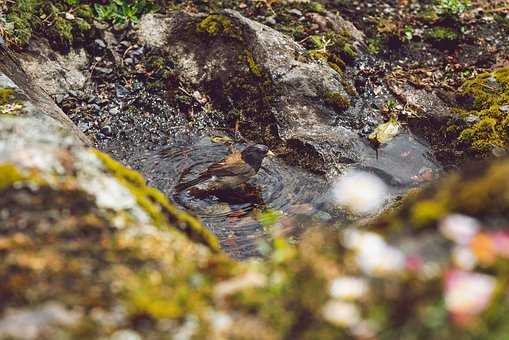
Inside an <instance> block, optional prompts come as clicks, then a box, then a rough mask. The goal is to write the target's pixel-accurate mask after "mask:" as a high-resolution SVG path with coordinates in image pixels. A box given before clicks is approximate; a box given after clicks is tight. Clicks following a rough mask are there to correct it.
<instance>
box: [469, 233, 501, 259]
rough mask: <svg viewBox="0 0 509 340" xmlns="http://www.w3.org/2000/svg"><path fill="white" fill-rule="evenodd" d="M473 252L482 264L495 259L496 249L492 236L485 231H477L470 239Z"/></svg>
mask: <svg viewBox="0 0 509 340" xmlns="http://www.w3.org/2000/svg"><path fill="white" fill-rule="evenodd" d="M470 249H472V252H473V254H474V255H475V257H476V258H477V259H478V260H479V262H482V263H484V264H492V263H493V262H495V260H496V259H497V249H496V248H495V244H494V242H493V239H492V237H491V236H490V235H489V234H487V233H479V234H477V235H475V237H473V238H472V240H471V241H470Z"/></svg>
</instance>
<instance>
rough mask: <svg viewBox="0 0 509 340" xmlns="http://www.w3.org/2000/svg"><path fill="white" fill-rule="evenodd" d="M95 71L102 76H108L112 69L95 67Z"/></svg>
mask: <svg viewBox="0 0 509 340" xmlns="http://www.w3.org/2000/svg"><path fill="white" fill-rule="evenodd" d="M95 70H96V71H97V72H99V73H103V74H110V73H111V72H113V69H111V68H109V67H96V68H95Z"/></svg>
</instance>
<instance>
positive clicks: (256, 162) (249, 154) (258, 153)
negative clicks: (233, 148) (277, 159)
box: [241, 144, 274, 171]
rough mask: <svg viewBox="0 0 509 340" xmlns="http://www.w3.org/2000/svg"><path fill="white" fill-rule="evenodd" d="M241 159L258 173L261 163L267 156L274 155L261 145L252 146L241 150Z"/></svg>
mask: <svg viewBox="0 0 509 340" xmlns="http://www.w3.org/2000/svg"><path fill="white" fill-rule="evenodd" d="M241 155H242V159H243V160H244V161H245V162H246V163H248V164H249V165H251V166H252V167H253V168H255V169H256V171H258V169H260V167H261V165H262V161H263V159H264V158H265V156H267V155H271V156H273V155H274V154H273V153H272V151H270V150H269V148H268V147H267V146H265V145H262V144H254V145H250V146H248V147H246V148H245V149H244V150H242V153H241Z"/></svg>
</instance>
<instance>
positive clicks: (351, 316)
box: [322, 300, 361, 327]
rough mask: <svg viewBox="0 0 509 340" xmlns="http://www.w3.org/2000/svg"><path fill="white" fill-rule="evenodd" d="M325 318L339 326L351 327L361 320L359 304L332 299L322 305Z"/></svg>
mask: <svg viewBox="0 0 509 340" xmlns="http://www.w3.org/2000/svg"><path fill="white" fill-rule="evenodd" d="M322 316H323V318H324V319H325V320H327V321H328V322H330V323H331V324H333V325H335V326H338V327H351V326H354V325H356V324H357V323H359V322H360V321H361V313H360V311H359V307H357V305H355V304H353V303H350V302H343V301H335V300H330V301H328V302H327V303H326V304H325V305H324V306H323V307H322Z"/></svg>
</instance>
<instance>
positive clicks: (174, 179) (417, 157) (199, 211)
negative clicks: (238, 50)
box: [140, 134, 440, 259]
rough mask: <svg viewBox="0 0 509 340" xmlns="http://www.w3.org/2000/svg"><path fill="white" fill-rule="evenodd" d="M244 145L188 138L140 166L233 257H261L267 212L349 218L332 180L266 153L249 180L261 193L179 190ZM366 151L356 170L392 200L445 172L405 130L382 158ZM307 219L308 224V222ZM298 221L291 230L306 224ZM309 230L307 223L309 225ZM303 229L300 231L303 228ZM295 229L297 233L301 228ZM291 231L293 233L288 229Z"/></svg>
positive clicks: (226, 140) (152, 155) (218, 139)
mask: <svg viewBox="0 0 509 340" xmlns="http://www.w3.org/2000/svg"><path fill="white" fill-rule="evenodd" d="M245 146H246V144H245V143H240V142H233V141H232V140H231V139H230V138H225V137H210V136H203V137H186V138H182V139H181V140H175V141H173V142H172V143H171V146H167V147H164V148H162V149H160V150H158V151H156V152H152V153H150V154H149V155H148V156H146V157H145V159H144V162H143V168H142V169H140V170H141V171H142V172H143V173H144V174H145V176H146V177H147V178H148V179H149V182H150V184H151V185H153V186H155V187H157V188H158V189H159V190H161V191H163V192H164V193H165V194H166V195H167V196H168V197H170V198H172V199H173V201H175V202H176V203H177V204H178V205H180V206H181V207H182V208H183V209H185V210H187V211H190V212H192V213H194V214H195V215H197V216H198V217H199V218H200V219H201V220H202V221H203V223H204V224H205V225H206V226H207V227H208V228H209V229H210V230H211V231H212V232H213V233H214V234H215V235H216V236H217V237H218V239H219V240H220V243H221V245H222V247H223V249H225V251H226V252H228V253H229V254H230V255H232V256H233V257H235V258H238V259H244V258H248V257H252V256H257V255H259V253H258V251H257V249H258V241H260V240H262V239H265V237H266V236H267V235H266V234H267V233H266V231H265V230H264V227H263V223H262V221H263V218H264V217H263V216H264V213H263V212H267V211H277V212H278V213H281V214H283V215H284V216H296V215H300V214H306V215H308V216H311V215H312V216H313V219H314V220H316V218H315V216H319V217H317V218H318V219H319V220H322V221H323V220H327V219H333V220H334V221H339V222H345V221H346V220H347V219H348V218H346V215H345V212H344V211H341V210H340V209H336V207H334V205H333V204H331V199H330V183H328V181H327V180H326V179H325V177H320V176H318V175H314V174H312V173H310V172H308V171H306V170H304V169H301V168H297V167H292V166H289V165H287V164H285V163H284V162H283V161H282V160H280V159H278V158H271V157H267V158H265V160H264V161H263V165H262V168H261V169H260V171H259V172H258V174H257V175H256V176H255V177H253V178H252V179H251V180H250V181H249V182H248V188H251V189H255V190H254V191H256V192H257V193H259V196H257V197H255V198H254V199H249V198H253V196H243V195H242V194H241V195H240V196H238V197H237V196H235V195H234V194H235V193H230V194H231V195H230V196H228V195H227V197H221V198H219V197H217V196H215V195H211V194H206V195H203V194H201V195H196V194H195V193H193V190H184V191H181V192H176V191H175V185H177V184H178V183H181V182H187V181H189V180H191V179H193V178H196V177H197V176H198V175H199V174H200V173H201V172H202V171H204V170H205V169H206V168H207V167H208V166H209V165H211V164H212V163H214V162H217V161H220V160H221V159H223V158H224V157H225V156H227V155H228V154H229V153H231V152H232V151H234V150H242V149H243V148H244V147H245ZM372 151H373V155H366V158H365V159H364V160H363V161H362V163H363V165H362V166H358V165H354V166H353V168H355V169H358V170H362V171H367V172H370V173H373V174H375V175H377V176H378V177H380V178H381V179H382V180H383V181H384V182H385V183H386V184H387V186H388V189H389V190H388V193H387V194H388V195H389V196H390V197H387V201H390V200H391V199H392V198H394V197H396V196H398V195H400V194H402V193H403V192H405V191H406V190H407V189H408V188H410V187H415V186H418V185H420V184H422V183H425V182H428V181H430V180H431V179H432V178H433V177H435V176H436V174H437V173H438V172H439V171H440V167H439V166H438V165H437V163H436V162H435V161H434V160H433V157H432V156H431V155H430V153H429V150H428V148H427V146H426V145H425V144H423V143H421V142H420V141H419V140H417V139H415V138H414V137H413V136H411V135H409V134H401V135H399V136H397V137H396V138H394V139H393V140H392V141H391V142H390V143H389V144H387V145H383V146H382V147H381V148H380V149H379V150H378V158H377V157H375V156H374V155H375V153H376V152H375V150H372ZM305 223H308V222H305ZM301 227H302V226H300V227H299V226H297V223H296V224H295V225H294V226H291V227H290V229H291V228H296V229H297V228H301ZM304 228H305V226H304ZM300 231H301V230H300ZM300 231H299V230H296V231H295V234H298V233H299V232H300ZM289 234H292V231H290V232H289Z"/></svg>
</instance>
